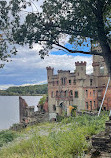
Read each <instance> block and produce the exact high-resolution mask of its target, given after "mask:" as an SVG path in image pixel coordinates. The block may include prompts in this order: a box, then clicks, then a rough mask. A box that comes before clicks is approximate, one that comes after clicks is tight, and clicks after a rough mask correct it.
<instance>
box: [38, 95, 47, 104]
mask: <svg viewBox="0 0 111 158" xmlns="http://www.w3.org/2000/svg"><path fill="white" fill-rule="evenodd" d="M46 99H47V95H43V97H42V98H41V99H40V101H39V105H40V106H43V105H44V103H45V102H46Z"/></svg>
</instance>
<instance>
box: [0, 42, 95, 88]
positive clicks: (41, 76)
mask: <svg viewBox="0 0 111 158" xmlns="http://www.w3.org/2000/svg"><path fill="white" fill-rule="evenodd" d="M39 49H40V48H39V46H38V45H35V46H34V48H33V49H29V48H28V47H19V48H18V53H17V55H16V56H13V57H12V61H10V62H8V63H6V64H5V66H4V68H3V69H0V89H6V88H8V87H10V86H25V85H30V84H31V85H33V84H44V83H47V71H46V67H47V66H51V67H53V68H54V73H55V74H56V73H57V70H70V71H71V72H74V69H75V62H76V61H86V62H87V69H86V70H87V73H88V74H90V73H92V56H90V55H89V56H88V55H82V54H75V55H73V54H66V53H65V52H62V51H55V50H53V51H52V52H50V54H49V56H46V57H45V59H41V58H40V56H39V54H38V50H39Z"/></svg>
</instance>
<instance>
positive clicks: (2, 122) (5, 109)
mask: <svg viewBox="0 0 111 158" xmlns="http://www.w3.org/2000/svg"><path fill="white" fill-rule="evenodd" d="M41 97H42V96H22V98H23V99H25V101H26V102H27V104H28V105H29V106H35V111H37V110H38V109H37V104H38V102H39V100H40V98H41ZM18 122H19V96H0V130H3V129H8V128H9V127H10V126H11V125H12V124H14V123H18Z"/></svg>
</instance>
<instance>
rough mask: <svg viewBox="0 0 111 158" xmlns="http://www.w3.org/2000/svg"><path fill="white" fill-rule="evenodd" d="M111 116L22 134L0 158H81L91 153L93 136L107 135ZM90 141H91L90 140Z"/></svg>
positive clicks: (68, 120)
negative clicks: (106, 130)
mask: <svg viewBox="0 0 111 158" xmlns="http://www.w3.org/2000/svg"><path fill="white" fill-rule="evenodd" d="M106 120H108V115H107V114H106V113H103V114H102V115H101V116H100V117H97V116H87V115H83V116H77V117H75V118H72V117H69V118H64V119H63V120H62V121H61V122H59V123H42V124H39V125H36V126H32V127H28V128H26V129H25V130H22V131H21V132H19V133H18V134H19V139H17V140H19V141H16V139H15V141H13V142H12V143H10V145H9V146H6V147H3V148H2V149H1V151H0V158H77V157H78V156H81V157H82V156H83V155H84V154H85V153H87V152H89V150H90V148H91V144H90V141H88V140H87V139H89V140H90V138H91V136H92V135H94V134H97V133H99V132H100V131H103V130H104V128H105V121H106ZM86 138H87V139H86Z"/></svg>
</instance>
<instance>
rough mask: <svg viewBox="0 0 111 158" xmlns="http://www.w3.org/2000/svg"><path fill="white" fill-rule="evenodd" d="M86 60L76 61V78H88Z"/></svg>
mask: <svg viewBox="0 0 111 158" xmlns="http://www.w3.org/2000/svg"><path fill="white" fill-rule="evenodd" d="M86 64H87V63H86V62H83V61H81V62H79V61H77V62H75V66H76V70H75V72H76V78H77V79H85V78H86Z"/></svg>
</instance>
